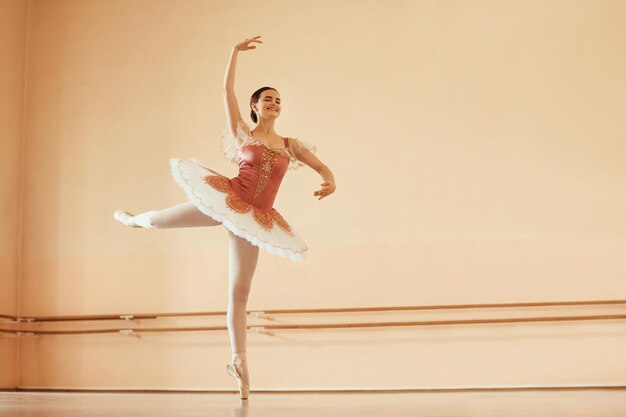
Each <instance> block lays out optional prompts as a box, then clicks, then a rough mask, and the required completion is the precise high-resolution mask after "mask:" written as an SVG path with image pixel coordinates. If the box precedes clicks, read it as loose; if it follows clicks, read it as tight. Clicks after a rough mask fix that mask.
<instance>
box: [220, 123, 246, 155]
mask: <svg viewBox="0 0 626 417" xmlns="http://www.w3.org/2000/svg"><path fill="white" fill-rule="evenodd" d="M237 136H238V137H239V139H240V140H241V146H243V145H245V144H246V143H248V142H249V141H250V140H251V139H252V137H251V136H250V127H249V126H248V125H247V124H246V122H244V121H243V120H238V121H237ZM221 145H222V153H223V154H224V157H225V158H226V160H228V161H230V162H233V163H235V164H237V163H239V161H240V160H241V146H239V145H238V144H237V140H235V138H234V137H233V135H232V134H231V133H230V129H229V128H228V123H227V124H226V127H225V128H224V130H223V131H222V138H221Z"/></svg>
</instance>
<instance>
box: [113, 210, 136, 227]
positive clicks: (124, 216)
mask: <svg viewBox="0 0 626 417" xmlns="http://www.w3.org/2000/svg"><path fill="white" fill-rule="evenodd" d="M133 217H135V216H133V214H132V213H129V212H127V211H124V210H117V211H116V212H115V213H113V218H114V219H115V220H117V221H118V222H120V223H122V224H123V225H124V226H130V227H141V226H138V225H136V224H135V223H133Z"/></svg>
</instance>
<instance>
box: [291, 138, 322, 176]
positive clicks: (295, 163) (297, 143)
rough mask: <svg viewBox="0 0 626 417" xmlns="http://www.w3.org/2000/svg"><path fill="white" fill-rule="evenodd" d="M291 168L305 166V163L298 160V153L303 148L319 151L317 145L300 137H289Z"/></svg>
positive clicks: (313, 151)
mask: <svg viewBox="0 0 626 417" xmlns="http://www.w3.org/2000/svg"><path fill="white" fill-rule="evenodd" d="M288 140H289V152H288V153H289V165H288V168H289V169H297V168H299V167H301V166H304V163H303V162H301V161H299V160H298V155H300V152H302V149H307V150H308V151H310V152H311V153H316V152H317V147H315V146H313V145H310V144H308V143H306V142H303V141H301V140H300V139H298V138H289V139H288Z"/></svg>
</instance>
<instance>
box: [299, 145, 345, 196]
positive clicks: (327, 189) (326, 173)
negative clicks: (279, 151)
mask: <svg viewBox="0 0 626 417" xmlns="http://www.w3.org/2000/svg"><path fill="white" fill-rule="evenodd" d="M295 154H296V158H298V160H299V161H302V162H303V163H304V164H306V165H308V166H309V167H311V169H313V170H314V171H315V172H317V173H318V174H320V176H321V177H322V179H323V180H324V182H323V183H321V184H320V185H321V186H322V188H321V189H319V190H318V191H315V192H314V193H313V195H314V196H320V197H319V198H318V200H321V199H322V198H324V197H326V196H328V195H330V194H332V193H334V192H335V189H336V186H335V176H334V175H333V172H332V171H331V170H330V168H329V167H328V166H327V165H326V164H324V163H323V162H322V161H320V160H319V158H318V157H317V156H315V155H314V154H313V152H311V151H309V150H308V149H306V148H305V147H303V146H297V145H296V152H295Z"/></svg>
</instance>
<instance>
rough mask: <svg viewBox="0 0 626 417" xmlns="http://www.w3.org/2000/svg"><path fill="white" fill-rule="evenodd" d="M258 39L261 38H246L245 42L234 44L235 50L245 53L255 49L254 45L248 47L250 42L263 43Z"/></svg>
mask: <svg viewBox="0 0 626 417" xmlns="http://www.w3.org/2000/svg"><path fill="white" fill-rule="evenodd" d="M260 37H261V36H260V35H259V36H255V37H254V38H247V39H246V40H244V41H242V42H239V43H238V44H236V45H235V49H236V50H238V51H247V50H248V49H256V45H252V46H250V43H252V42H259V43H263V41H262V40H260V39H259V38H260Z"/></svg>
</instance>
